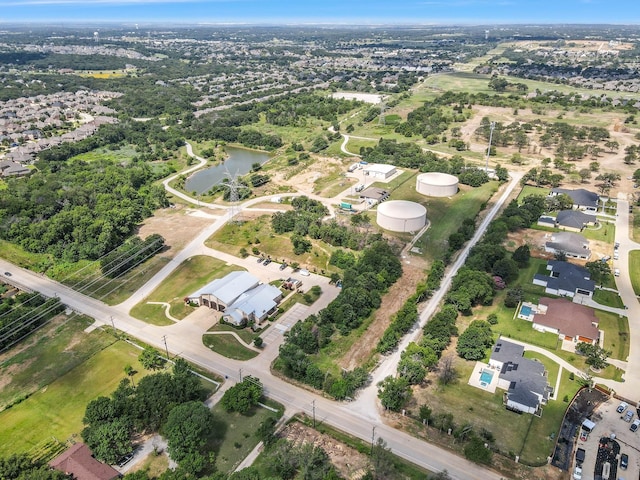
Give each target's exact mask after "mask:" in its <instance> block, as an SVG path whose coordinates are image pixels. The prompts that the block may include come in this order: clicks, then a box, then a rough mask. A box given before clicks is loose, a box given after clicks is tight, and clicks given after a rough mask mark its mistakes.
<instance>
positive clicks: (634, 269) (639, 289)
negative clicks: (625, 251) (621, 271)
mask: <svg viewBox="0 0 640 480" xmlns="http://www.w3.org/2000/svg"><path fill="white" fill-rule="evenodd" d="M629 276H630V277H631V285H632V286H633V291H634V293H635V294H636V296H638V295H640V250H633V251H631V252H629Z"/></svg>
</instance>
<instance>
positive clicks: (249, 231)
mask: <svg viewBox="0 0 640 480" xmlns="http://www.w3.org/2000/svg"><path fill="white" fill-rule="evenodd" d="M289 237H290V235H289V234H282V235H279V234H275V233H273V231H272V230H271V215H262V216H260V217H258V218H255V219H253V220H251V221H250V222H244V223H242V224H240V225H238V224H233V225H232V224H227V225H225V226H224V227H222V228H221V229H220V230H218V231H217V232H216V233H215V234H213V235H212V236H211V237H209V238H208V239H207V240H206V241H205V245H206V246H208V247H211V248H215V249H216V250H221V251H223V252H226V253H230V254H232V255H239V254H240V249H241V248H245V249H246V250H247V251H248V252H249V253H251V251H252V249H253V248H254V247H255V248H257V249H258V250H259V251H260V253H263V254H266V255H271V258H272V259H274V260H275V261H281V260H282V259H286V261H287V263H289V264H290V263H292V262H298V264H300V267H301V268H304V267H306V268H308V269H309V270H310V271H314V272H320V273H323V272H324V273H327V274H329V273H331V272H337V271H338V269H337V268H336V267H334V266H332V265H329V258H330V257H331V252H333V250H334V249H335V247H332V246H331V245H328V244H326V243H324V242H322V241H320V240H314V239H309V240H310V241H311V244H312V246H313V247H312V249H311V251H310V252H308V253H304V254H301V255H296V254H294V253H293V245H292V244H291V241H290V240H289Z"/></svg>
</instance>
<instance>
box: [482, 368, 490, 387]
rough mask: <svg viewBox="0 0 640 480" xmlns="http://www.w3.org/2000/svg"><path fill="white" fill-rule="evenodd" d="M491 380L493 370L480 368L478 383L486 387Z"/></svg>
mask: <svg viewBox="0 0 640 480" xmlns="http://www.w3.org/2000/svg"><path fill="white" fill-rule="evenodd" d="M491 380H493V372H492V371H491V370H482V373H481V374H480V385H482V386H483V387H486V386H487V385H489V384H490V383H491Z"/></svg>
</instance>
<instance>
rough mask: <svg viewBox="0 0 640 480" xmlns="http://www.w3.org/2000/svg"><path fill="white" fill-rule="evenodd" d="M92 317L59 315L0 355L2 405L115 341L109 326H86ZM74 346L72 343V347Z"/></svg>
mask: <svg viewBox="0 0 640 480" xmlns="http://www.w3.org/2000/svg"><path fill="white" fill-rule="evenodd" d="M92 323H93V320H92V319H90V318H88V317H85V316H79V315H75V314H74V315H71V316H66V315H59V316H57V317H56V318H55V319H53V320H52V321H51V322H50V323H49V324H48V325H46V326H45V327H43V328H42V329H40V330H38V331H37V332H36V333H33V334H32V335H30V336H29V337H27V338H26V339H25V340H23V341H22V342H21V343H20V344H19V345H18V346H17V347H15V349H12V350H9V351H8V352H6V353H4V354H3V355H2V357H0V374H1V376H2V378H4V379H7V381H3V384H2V389H0V409H1V408H6V407H7V406H9V405H11V404H13V403H14V402H17V401H19V400H20V399H24V398H26V397H28V396H29V395H31V394H32V393H34V392H36V391H38V390H39V389H41V388H43V387H45V386H46V385H49V384H50V383H51V382H53V381H55V380H56V379H57V378H59V377H60V376H62V375H64V374H66V373H67V372H69V371H70V370H72V369H74V368H76V367H77V366H78V365H80V364H82V362H84V361H85V360H87V359H88V358H91V357H92V356H93V355H95V354H96V353H97V352H99V351H101V350H103V349H105V348H107V347H108V346H109V345H111V344H112V343H114V342H115V341H116V339H115V337H114V336H113V335H112V334H111V332H110V331H109V330H107V331H105V330H102V329H96V330H94V331H92V332H91V333H89V334H87V333H85V332H84V329H85V328H87V327H88V326H89V325H91V324H92ZM70 346H72V347H70Z"/></svg>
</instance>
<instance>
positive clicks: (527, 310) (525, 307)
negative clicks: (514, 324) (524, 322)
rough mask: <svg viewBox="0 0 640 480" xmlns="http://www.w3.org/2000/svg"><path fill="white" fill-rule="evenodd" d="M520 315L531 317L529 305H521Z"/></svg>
mask: <svg viewBox="0 0 640 480" xmlns="http://www.w3.org/2000/svg"><path fill="white" fill-rule="evenodd" d="M520 315H524V316H525V317H528V316H529V315H531V307H530V306H529V305H523V306H522V308H521V309H520Z"/></svg>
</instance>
